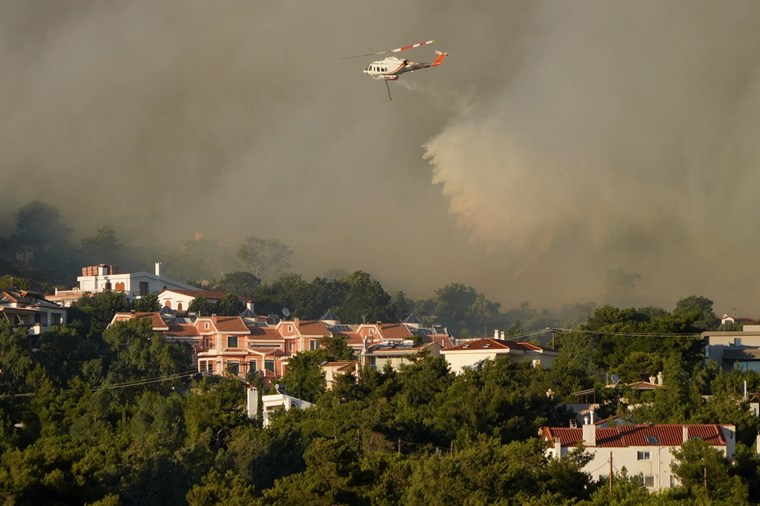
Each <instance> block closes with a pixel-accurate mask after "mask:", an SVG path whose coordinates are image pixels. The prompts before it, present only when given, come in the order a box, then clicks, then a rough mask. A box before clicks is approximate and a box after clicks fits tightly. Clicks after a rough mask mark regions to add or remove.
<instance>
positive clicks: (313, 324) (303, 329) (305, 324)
mask: <svg viewBox="0 0 760 506" xmlns="http://www.w3.org/2000/svg"><path fill="white" fill-rule="evenodd" d="M293 323H295V324H296V328H297V329H298V332H299V333H300V334H301V335H302V336H319V337H325V336H329V335H330V331H329V330H327V326H325V324H324V323H323V322H321V321H319V320H305V321H304V320H300V321H298V322H297V323H296V322H295V321H294V322H293Z"/></svg>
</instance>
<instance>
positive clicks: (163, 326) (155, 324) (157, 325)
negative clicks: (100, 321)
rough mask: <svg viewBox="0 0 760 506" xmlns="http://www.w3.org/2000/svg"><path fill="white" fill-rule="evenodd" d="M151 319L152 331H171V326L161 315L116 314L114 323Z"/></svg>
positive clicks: (139, 313) (140, 313)
mask: <svg viewBox="0 0 760 506" xmlns="http://www.w3.org/2000/svg"><path fill="white" fill-rule="evenodd" d="M145 319H150V326H151V329H152V330H156V331H158V330H169V325H167V323H166V322H165V321H164V319H163V318H162V317H161V314H160V313H142V312H129V313H126V312H124V313H116V314H115V315H114V319H113V321H114V322H121V321H125V320H145Z"/></svg>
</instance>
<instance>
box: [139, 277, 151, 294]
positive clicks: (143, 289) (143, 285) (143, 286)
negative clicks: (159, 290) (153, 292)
mask: <svg viewBox="0 0 760 506" xmlns="http://www.w3.org/2000/svg"><path fill="white" fill-rule="evenodd" d="M147 295H149V293H148V282H147V281H140V297H145V296H147Z"/></svg>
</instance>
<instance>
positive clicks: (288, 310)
mask: <svg viewBox="0 0 760 506" xmlns="http://www.w3.org/2000/svg"><path fill="white" fill-rule="evenodd" d="M282 314H283V315H285V318H287V317H288V316H290V309H288V308H286V307H284V308H282Z"/></svg>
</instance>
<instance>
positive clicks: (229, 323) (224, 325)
mask: <svg viewBox="0 0 760 506" xmlns="http://www.w3.org/2000/svg"><path fill="white" fill-rule="evenodd" d="M214 318H216V320H214ZM209 320H211V323H212V324H213V325H214V326H215V327H216V329H217V330H218V331H219V332H235V333H244V334H247V333H248V327H246V325H245V322H244V321H243V319H242V318H240V317H239V316H217V317H213V316H212V317H210V318H206V317H204V318H198V320H197V321H198V322H200V321H209Z"/></svg>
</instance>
